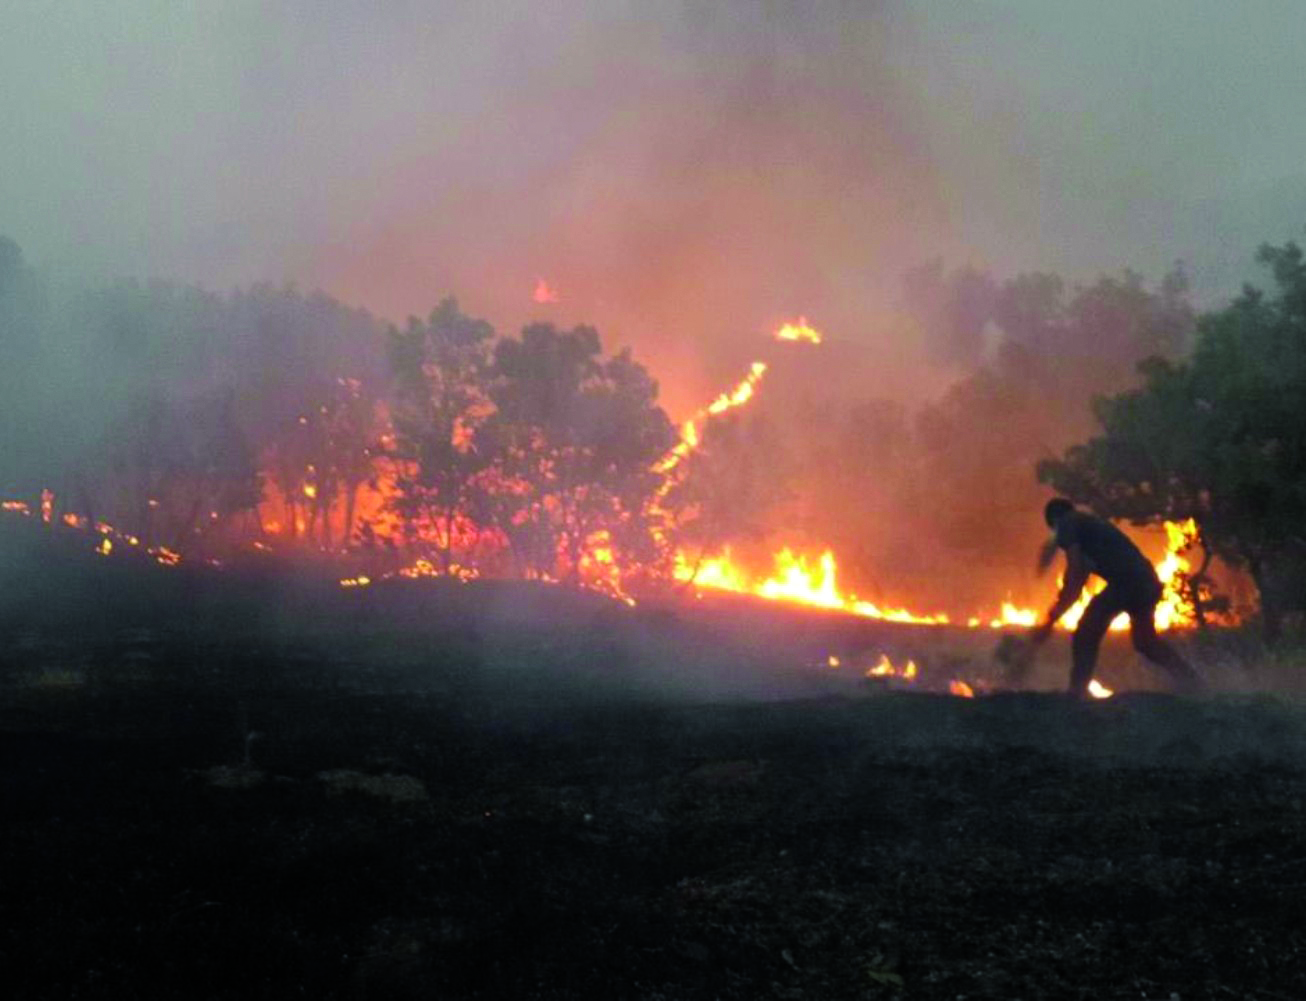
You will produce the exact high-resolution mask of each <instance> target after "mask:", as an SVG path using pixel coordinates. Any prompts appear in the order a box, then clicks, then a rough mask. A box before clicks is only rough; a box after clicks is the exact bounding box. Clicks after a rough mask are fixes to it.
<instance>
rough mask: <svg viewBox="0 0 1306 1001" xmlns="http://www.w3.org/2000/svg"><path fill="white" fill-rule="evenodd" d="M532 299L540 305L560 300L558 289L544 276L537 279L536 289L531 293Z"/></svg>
mask: <svg viewBox="0 0 1306 1001" xmlns="http://www.w3.org/2000/svg"><path fill="white" fill-rule="evenodd" d="M531 299H532V301H534V302H538V303H539V304H540V305H542V306H543V305H547V304H548V303H554V302H557V301H558V290H557V289H555V288H553V287H552V286H551V285H549V283H548V282H546V281H545V280H544V279H543V278H537V279H536V280H535V291H534V292H532V293H531Z"/></svg>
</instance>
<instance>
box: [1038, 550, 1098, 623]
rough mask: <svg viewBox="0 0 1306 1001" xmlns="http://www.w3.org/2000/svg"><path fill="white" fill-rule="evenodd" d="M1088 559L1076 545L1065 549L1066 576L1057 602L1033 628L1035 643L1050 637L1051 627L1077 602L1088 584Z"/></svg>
mask: <svg viewBox="0 0 1306 1001" xmlns="http://www.w3.org/2000/svg"><path fill="white" fill-rule="evenodd" d="M1088 575H1089V569H1088V559H1087V558H1086V557H1085V556H1084V551H1083V550H1082V549H1081V548H1080V547H1079V544H1078V543H1074V544H1072V545H1070V546H1068V547H1066V575H1065V578H1064V580H1063V581H1062V584H1061V590H1060V592H1059V593H1058V594H1057V600H1056V601H1054V602H1053V603H1052V607H1051V608H1049V609H1048V614H1047V618H1046V619H1045V620H1044V621H1043V622H1042V623H1041V624H1039V625H1037V626H1035V627H1034V632H1033V637H1034V641H1035V642H1036V643H1042V642H1043V641H1044V640H1045V639H1047V638H1048V637H1049V636H1050V635H1052V627H1053V626H1055V625H1056V624H1057V623H1058V622H1059V621H1061V616H1063V615H1065V614H1066V612H1068V611H1070V606H1071V605H1073V604H1074V603H1075V602H1076V601H1077V600H1079V595H1080V592H1081V591H1083V590H1084V585H1085V584H1087V583H1088Z"/></svg>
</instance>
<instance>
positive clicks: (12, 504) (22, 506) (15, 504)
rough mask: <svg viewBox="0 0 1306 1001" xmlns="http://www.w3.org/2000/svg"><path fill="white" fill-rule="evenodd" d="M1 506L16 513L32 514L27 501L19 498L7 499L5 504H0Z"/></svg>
mask: <svg viewBox="0 0 1306 1001" xmlns="http://www.w3.org/2000/svg"><path fill="white" fill-rule="evenodd" d="M0 508H3V509H4V510H6V511H12V512H13V513H14V514H26V515H30V514H31V513H32V509H31V508H30V507H28V506H27V504H26V503H24V502H23V501H17V500H7V501H5V502H4V503H3V504H0Z"/></svg>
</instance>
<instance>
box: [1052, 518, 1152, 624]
mask: <svg viewBox="0 0 1306 1001" xmlns="http://www.w3.org/2000/svg"><path fill="white" fill-rule="evenodd" d="M1057 545H1058V546H1060V547H1061V548H1062V549H1066V550H1068V549H1069V548H1070V547H1071V546H1073V545H1078V546H1079V548H1080V550H1081V551H1082V552H1083V554H1084V556H1085V558H1086V559H1087V560H1088V568H1089V569H1090V570H1091V571H1093V573H1095V574H1097V575H1098V576H1099V577H1101V578H1102V579H1103V580H1105V581H1106V582H1107V583H1108V584H1119V585H1122V586H1124V587H1127V588H1129V590H1130V591H1137V592H1138V594H1139V595H1141V594H1142V590H1143V589H1144V588H1145V587H1146V586H1147V585H1149V584H1150V585H1153V586H1155V587H1156V589H1157V597H1158V598H1159V597H1160V593H1161V591H1160V587H1161V585H1160V583H1159V582H1158V581H1157V579H1156V570H1154V569H1153V568H1152V564H1151V563H1150V562H1149V561H1148V559H1147V557H1146V556H1144V555H1143V554H1142V553H1141V552H1140V551H1139V549H1138V547H1137V546H1136V545H1134V544H1133V542H1132V541H1130V538H1129V536H1127V535H1125V533H1124V532H1122V531H1120V529H1118V528H1116V527H1115V525H1113V524H1111V522H1109V521H1105V520H1103V519H1102V518H1099V517H1097V516H1096V515H1092V514H1088V513H1087V512H1085V511H1071V512H1069V513H1068V514H1066V515H1064V516H1063V517H1062V518H1061V520H1060V521H1059V522H1057ZM1156 600H1157V599H1156V598H1153V599H1152V603H1153V604H1155V603H1156Z"/></svg>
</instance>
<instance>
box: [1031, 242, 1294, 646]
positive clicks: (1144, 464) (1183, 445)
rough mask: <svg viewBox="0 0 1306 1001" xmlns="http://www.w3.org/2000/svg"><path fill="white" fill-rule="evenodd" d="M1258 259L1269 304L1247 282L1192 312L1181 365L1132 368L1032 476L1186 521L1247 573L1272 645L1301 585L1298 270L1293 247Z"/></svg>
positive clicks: (1142, 513) (1109, 504) (1131, 513)
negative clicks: (1187, 351) (1074, 438)
mask: <svg viewBox="0 0 1306 1001" xmlns="http://www.w3.org/2000/svg"><path fill="white" fill-rule="evenodd" d="M1257 259H1258V261H1259V262H1261V263H1262V264H1266V265H1268V266H1269V267H1270V268H1271V270H1272V273H1273V276H1274V279H1275V283H1276V285H1277V286H1278V289H1277V295H1276V296H1275V297H1274V298H1267V297H1266V296H1265V295H1264V294H1263V293H1262V292H1260V291H1259V290H1257V289H1255V288H1252V287H1250V286H1248V287H1245V288H1244V289H1243V292H1242V294H1241V295H1239V296H1238V297H1237V298H1236V299H1234V300H1233V301H1232V302H1231V303H1230V304H1229V305H1228V306H1227V307H1225V308H1224V309H1220V310H1216V311H1213V312H1211V313H1207V314H1205V315H1204V316H1202V317H1201V318H1200V319H1199V321H1198V324H1197V334H1196V343H1195V347H1194V351H1193V354H1192V357H1191V359H1189V360H1188V361H1187V362H1184V363H1180V364H1167V363H1164V362H1161V361H1158V360H1153V361H1149V362H1147V363H1145V364H1144V365H1143V366H1141V368H1140V371H1141V373H1142V375H1143V377H1144V382H1143V385H1142V386H1141V387H1140V388H1139V389H1136V390H1133V391H1130V392H1127V393H1123V394H1118V395H1116V396H1114V397H1107V398H1104V399H1101V400H1099V401H1098V402H1097V403H1096V405H1095V410H1096V415H1097V419H1098V422H1099V424H1100V426H1101V429H1102V431H1101V433H1100V434H1098V435H1097V436H1095V437H1093V438H1091V439H1090V440H1088V441H1087V442H1085V443H1083V444H1081V445H1078V446H1075V447H1072V448H1071V449H1070V450H1069V451H1067V453H1066V454H1065V456H1064V457H1063V458H1062V459H1061V460H1058V461H1052V462H1045V463H1043V464H1041V465H1040V466H1039V468H1038V475H1039V478H1040V479H1042V480H1043V481H1044V482H1047V483H1050V484H1052V485H1053V486H1054V487H1056V488H1057V489H1059V490H1061V491H1062V492H1064V493H1066V494H1067V495H1068V496H1071V497H1073V498H1075V499H1077V500H1083V501H1086V502H1089V503H1093V504H1095V505H1096V506H1098V507H1099V508H1100V509H1101V510H1102V512H1103V513H1104V514H1110V515H1115V516H1119V517H1127V518H1130V519H1132V520H1134V521H1135V522H1139V523H1146V522H1149V521H1158V520H1161V519H1182V518H1187V517H1192V518H1193V519H1194V520H1195V522H1196V523H1197V525H1198V526H1199V529H1200V539H1201V542H1202V544H1203V546H1204V547H1205V548H1206V551H1207V552H1208V554H1209V552H1211V551H1213V552H1214V553H1215V555H1218V556H1220V557H1221V558H1223V559H1225V560H1226V561H1228V562H1230V563H1232V564H1234V565H1236V566H1242V567H1245V568H1246V569H1247V570H1248V572H1249V574H1250V575H1251V577H1252V579H1253V581H1254V582H1255V584H1256V587H1257V590H1258V593H1259V595H1260V601H1261V613H1262V619H1263V624H1264V628H1265V633H1266V636H1267V638H1268V639H1270V640H1273V639H1275V638H1277V637H1278V635H1279V633H1280V631H1281V625H1282V615H1283V612H1284V610H1285V607H1286V606H1287V605H1289V604H1291V603H1292V602H1293V601H1294V600H1295V601H1297V602H1300V600H1301V599H1300V591H1301V585H1302V584H1303V583H1306V573H1304V570H1306V538H1303V530H1302V527H1301V526H1302V525H1303V524H1304V523H1306V267H1303V263H1302V252H1301V250H1300V249H1299V248H1298V247H1297V245H1296V244H1293V243H1289V244H1287V245H1285V246H1283V247H1272V246H1268V245H1267V246H1263V247H1262V248H1261V249H1260V251H1259V253H1258V255H1257ZM1208 563H1209V559H1204V561H1203V567H1205V566H1206V565H1207V564H1208ZM1294 593H1296V597H1295V598H1294Z"/></svg>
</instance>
